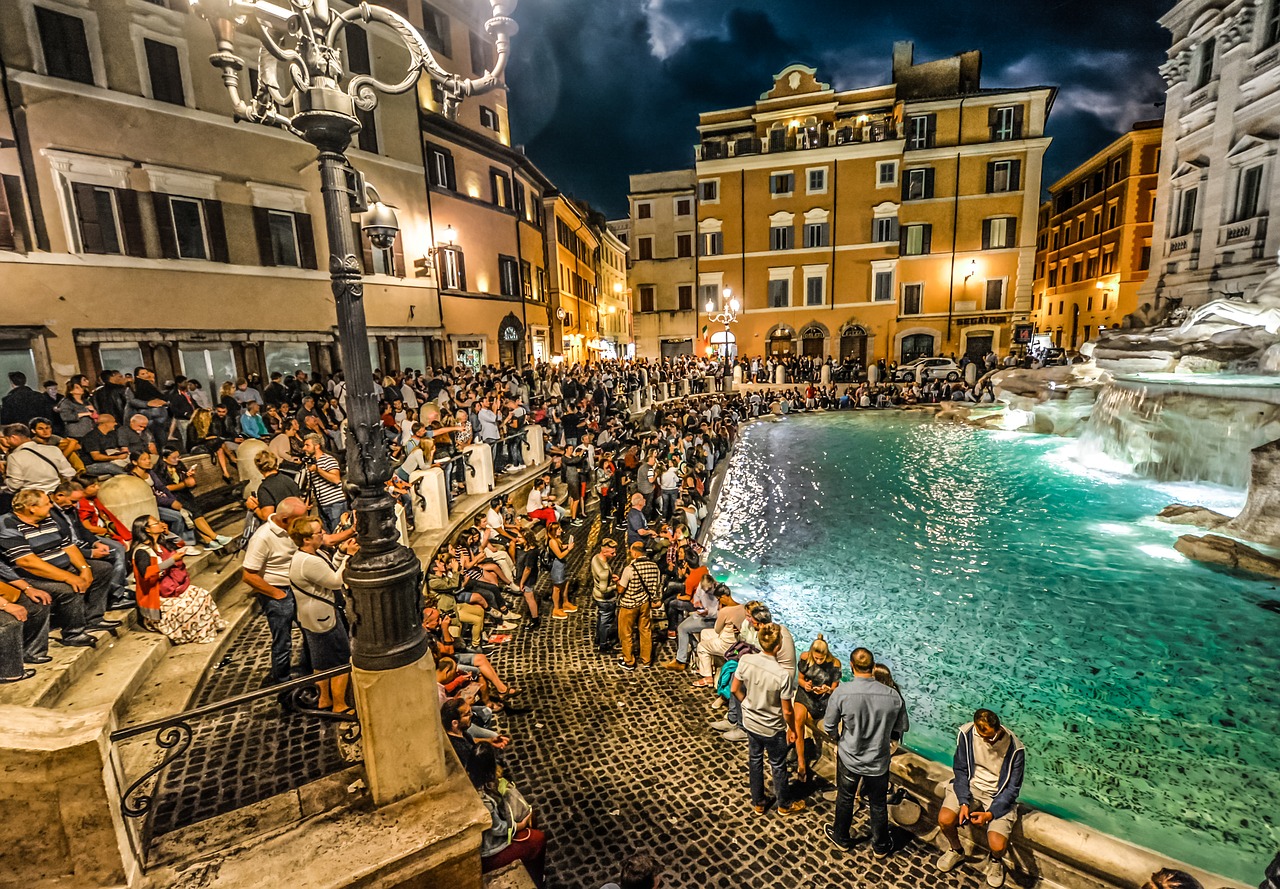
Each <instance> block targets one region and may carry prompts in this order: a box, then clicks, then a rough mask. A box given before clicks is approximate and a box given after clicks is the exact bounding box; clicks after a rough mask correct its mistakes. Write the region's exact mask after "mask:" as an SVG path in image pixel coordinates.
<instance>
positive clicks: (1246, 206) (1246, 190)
mask: <svg viewBox="0 0 1280 889" xmlns="http://www.w3.org/2000/svg"><path fill="white" fill-rule="evenodd" d="M1261 197H1262V165H1261V164H1256V165H1254V166H1252V167H1245V168H1244V169H1242V170H1240V171H1239V172H1238V173H1237V174H1236V199H1235V216H1234V219H1235V221H1240V220H1243V219H1252V218H1253V217H1255V216H1257V215H1258V209H1259V203H1260V200H1261Z"/></svg>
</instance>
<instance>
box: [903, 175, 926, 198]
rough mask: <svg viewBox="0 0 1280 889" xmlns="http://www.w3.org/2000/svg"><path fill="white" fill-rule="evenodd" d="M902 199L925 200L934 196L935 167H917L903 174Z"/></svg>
mask: <svg viewBox="0 0 1280 889" xmlns="http://www.w3.org/2000/svg"><path fill="white" fill-rule="evenodd" d="M903 176H904V178H903V182H902V199H903V200H904V201H923V200H928V199H929V198H931V197H933V168H932V167H917V168H915V169H913V170H907V171H906V172H905V173H904V174H903Z"/></svg>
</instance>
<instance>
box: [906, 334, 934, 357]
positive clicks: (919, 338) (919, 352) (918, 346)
mask: <svg viewBox="0 0 1280 889" xmlns="http://www.w3.org/2000/svg"><path fill="white" fill-rule="evenodd" d="M933 339H934V338H933V334H931V333H913V334H911V335H910V336H904V337H903V338H902V363H903V364H907V363H909V362H912V361H915V360H916V359H917V358H928V357H929V356H931V355H932V354H933Z"/></svg>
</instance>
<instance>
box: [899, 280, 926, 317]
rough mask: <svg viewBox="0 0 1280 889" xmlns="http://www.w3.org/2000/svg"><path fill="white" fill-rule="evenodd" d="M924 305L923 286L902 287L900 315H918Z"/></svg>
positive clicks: (904, 285)
mask: <svg viewBox="0 0 1280 889" xmlns="http://www.w3.org/2000/svg"><path fill="white" fill-rule="evenodd" d="M923 304H924V285H923V284H903V285H902V314H904V315H919V314H920V312H921V311H922V306H923Z"/></svg>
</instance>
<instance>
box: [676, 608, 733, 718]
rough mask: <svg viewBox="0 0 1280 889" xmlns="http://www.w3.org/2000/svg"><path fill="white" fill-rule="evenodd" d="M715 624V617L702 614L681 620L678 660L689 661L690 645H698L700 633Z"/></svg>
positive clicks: (677, 646)
mask: <svg viewBox="0 0 1280 889" xmlns="http://www.w3.org/2000/svg"><path fill="white" fill-rule="evenodd" d="M715 625H716V619H715V618H714V617H703V616H702V615H700V614H691V615H689V616H688V617H686V618H685V619H684V620H682V621H680V627H679V628H678V629H677V630H676V635H677V642H676V660H678V661H679V662H680V663H682V664H687V663H689V655H690V653H691V649H690V645H693V646H696V645H697V644H698V634H699V633H701V632H702V631H703V630H709V629H712V628H714V627H715ZM734 702H735V703H737V698H734Z"/></svg>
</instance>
